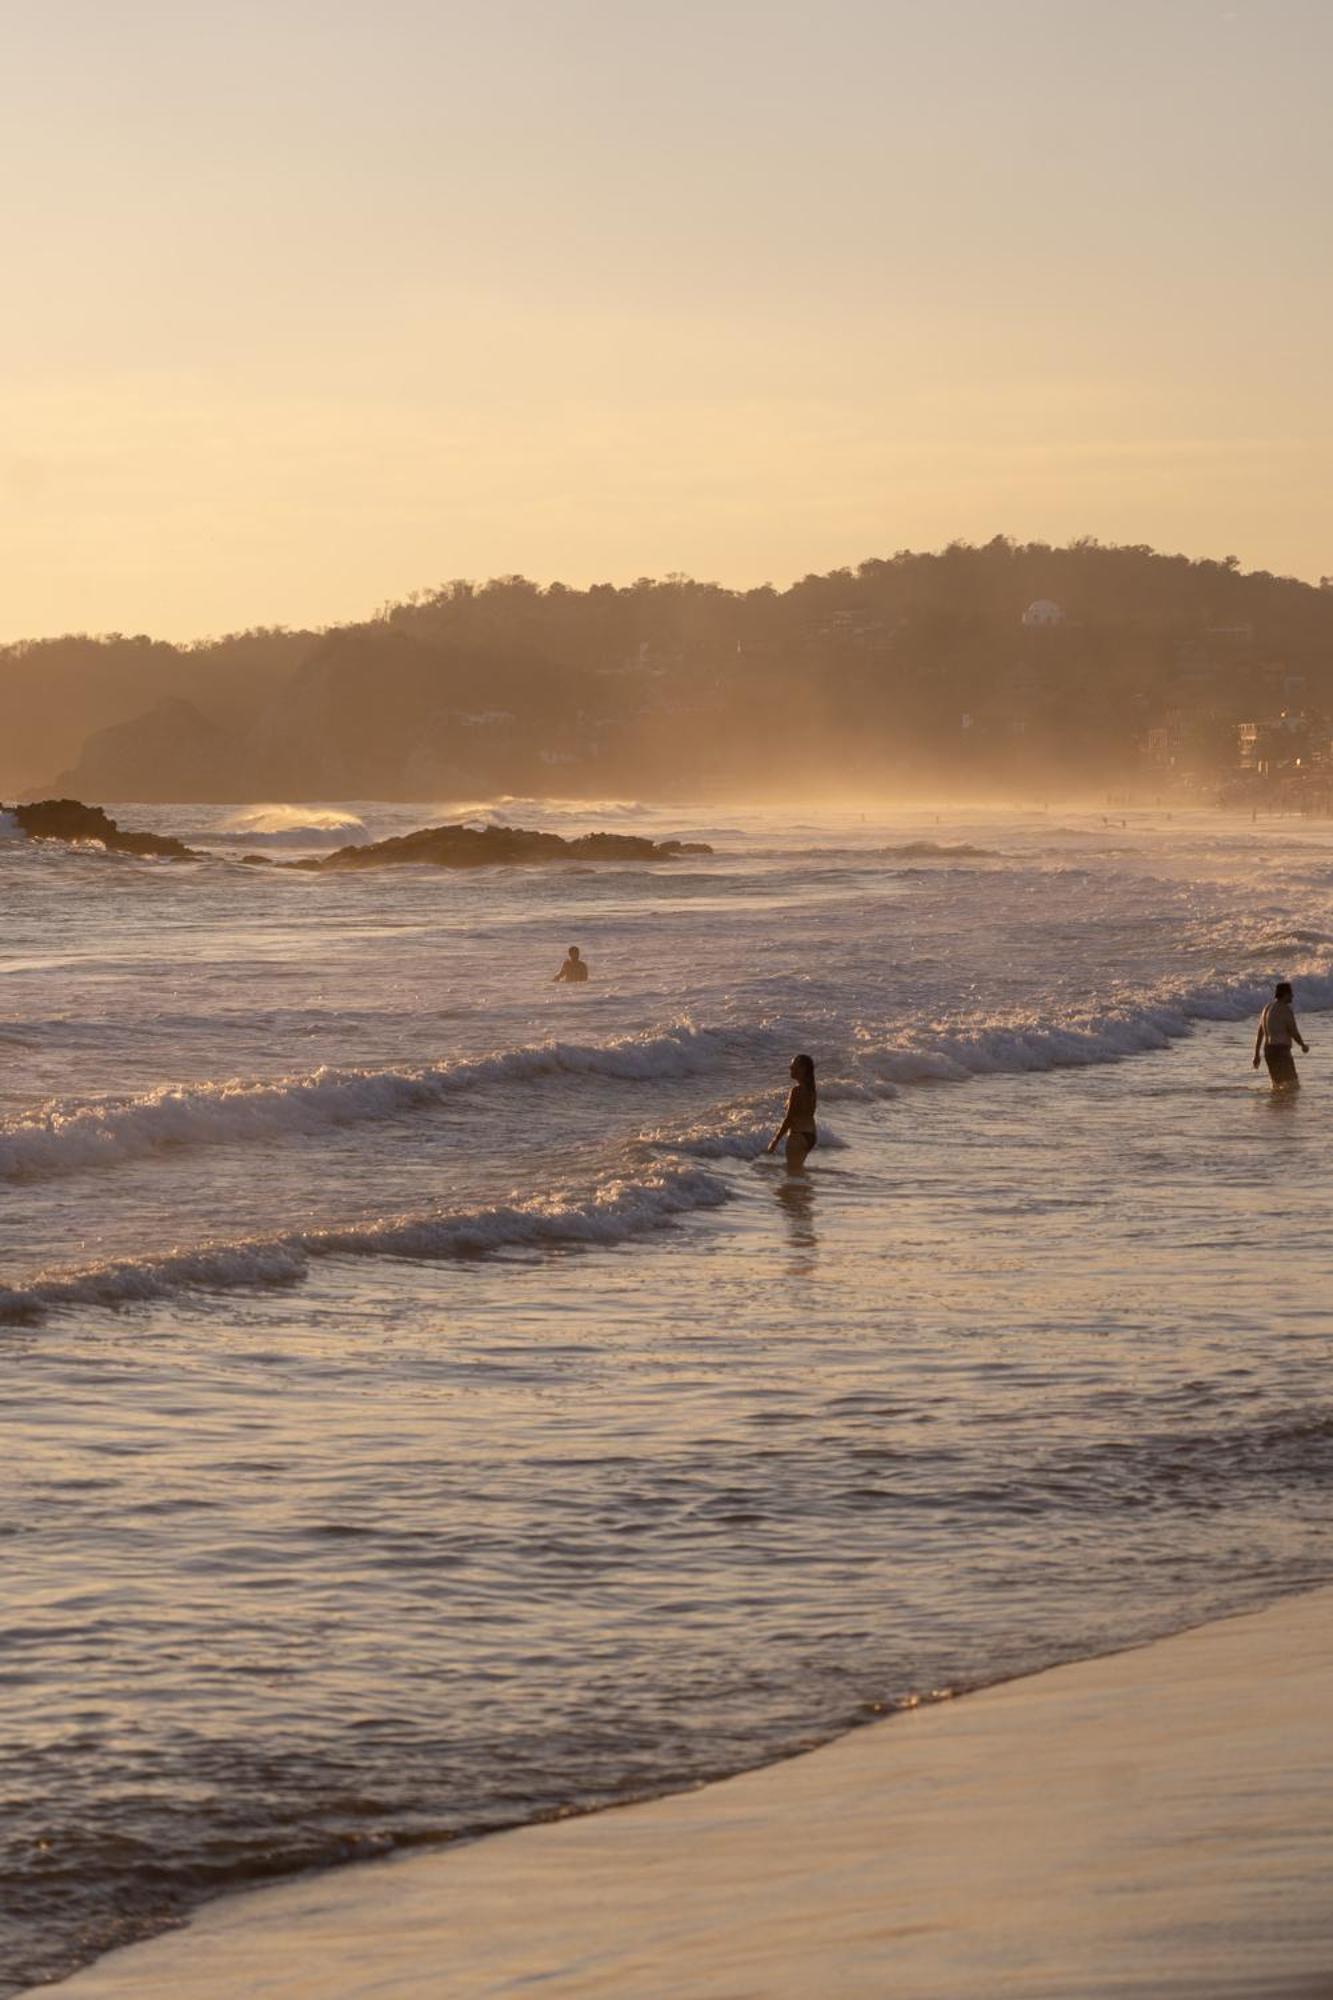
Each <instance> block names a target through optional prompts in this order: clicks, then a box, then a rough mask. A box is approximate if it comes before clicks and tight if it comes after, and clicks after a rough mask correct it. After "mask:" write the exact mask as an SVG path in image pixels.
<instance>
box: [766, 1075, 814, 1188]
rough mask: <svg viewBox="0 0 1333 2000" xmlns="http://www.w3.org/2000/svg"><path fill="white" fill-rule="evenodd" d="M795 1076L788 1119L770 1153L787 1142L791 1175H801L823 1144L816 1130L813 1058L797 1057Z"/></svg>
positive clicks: (777, 1132)
mask: <svg viewBox="0 0 1333 2000" xmlns="http://www.w3.org/2000/svg"><path fill="white" fill-rule="evenodd" d="M791 1074H792V1077H793V1079H794V1081H793V1083H792V1088H791V1095H790V1096H789V1097H788V1099H787V1115H786V1117H785V1118H784V1119H783V1121H782V1123H781V1124H780V1125H779V1127H778V1129H777V1131H776V1132H775V1133H774V1134H773V1137H772V1139H771V1140H770V1141H769V1146H768V1150H769V1152H770V1153H776V1152H777V1150H778V1147H779V1146H780V1145H781V1143H782V1141H783V1140H784V1139H785V1140H786V1141H787V1172H788V1173H789V1174H799V1173H800V1171H801V1168H802V1167H803V1166H804V1165H805V1159H806V1155H807V1153H809V1152H810V1150H811V1149H812V1147H814V1146H817V1145H818V1144H819V1133H818V1131H817V1129H816V1126H815V1108H816V1106H817V1105H818V1103H819V1092H818V1091H817V1090H816V1088H815V1065H814V1061H813V1059H812V1058H811V1057H810V1056H793V1057H792V1059H791Z"/></svg>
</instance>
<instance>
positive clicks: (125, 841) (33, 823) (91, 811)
mask: <svg viewBox="0 0 1333 2000" xmlns="http://www.w3.org/2000/svg"><path fill="white" fill-rule="evenodd" d="M6 810H8V812H9V813H10V815H11V816H12V818H13V819H14V821H15V822H16V824H17V825H18V826H19V827H21V828H22V830H23V832H24V833H26V834H27V836H28V838H29V840H68V841H99V842H100V843H101V845H102V846H103V847H105V848H106V849H107V851H108V852H109V853H111V854H140V855H149V856H153V857H159V858H161V859H162V860H165V861H192V860H193V859H194V857H195V850H194V849H193V848H192V847H187V846H186V845H185V842H184V841H183V840H176V839H174V838H173V836H172V835H171V834H169V833H134V832H131V831H129V830H125V829H122V828H121V827H119V826H117V825H116V822H115V820H113V819H112V818H111V817H110V815H109V814H108V813H104V812H103V811H102V808H101V806H85V805H83V804H81V802H80V801H79V800H78V799H38V800H37V801H36V802H35V803H34V804H32V805H26V806H10V807H8V808H6Z"/></svg>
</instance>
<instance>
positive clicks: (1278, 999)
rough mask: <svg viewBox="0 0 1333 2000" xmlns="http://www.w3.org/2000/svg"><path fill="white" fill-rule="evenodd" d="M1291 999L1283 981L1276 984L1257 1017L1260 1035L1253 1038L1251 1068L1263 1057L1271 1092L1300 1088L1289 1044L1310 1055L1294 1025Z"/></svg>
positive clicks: (1308, 1046) (1294, 1018)
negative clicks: (1295, 1044) (1269, 998)
mask: <svg viewBox="0 0 1333 2000" xmlns="http://www.w3.org/2000/svg"><path fill="white" fill-rule="evenodd" d="M1291 999H1292V994H1291V987H1290V986H1289V985H1288V984H1287V981H1286V980H1285V979H1282V980H1279V982H1278V984H1277V985H1276V986H1275V987H1274V988H1273V997H1272V999H1271V1000H1270V1001H1269V1003H1268V1005H1267V1006H1266V1007H1265V1008H1264V1011H1263V1013H1262V1014H1261V1015H1260V1016H1259V1032H1258V1034H1257V1035H1256V1036H1255V1038H1254V1067H1255V1068H1256V1069H1258V1067H1259V1057H1260V1054H1261V1053H1262V1055H1263V1059H1264V1061H1265V1062H1266V1063H1267V1064H1268V1074H1269V1076H1270V1077H1271V1078H1272V1079H1273V1088H1274V1090H1299V1089H1300V1087H1301V1080H1300V1077H1299V1076H1298V1075H1297V1074H1296V1062H1295V1058H1294V1057H1293V1055H1292V1053H1291V1045H1292V1043H1293V1042H1296V1043H1297V1044H1298V1045H1299V1047H1300V1050H1301V1053H1302V1054H1303V1055H1307V1056H1308V1055H1309V1053H1310V1044H1309V1043H1308V1042H1307V1041H1306V1040H1305V1038H1304V1036H1303V1035H1302V1034H1301V1031H1300V1029H1299V1028H1298V1027H1297V1025H1296V1016H1295V1013H1294V1012H1293V1010H1292V1005H1291Z"/></svg>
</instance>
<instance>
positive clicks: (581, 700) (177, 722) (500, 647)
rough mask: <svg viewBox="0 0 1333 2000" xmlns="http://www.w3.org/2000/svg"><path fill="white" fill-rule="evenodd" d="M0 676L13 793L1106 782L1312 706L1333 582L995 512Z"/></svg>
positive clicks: (55, 652)
mask: <svg viewBox="0 0 1333 2000" xmlns="http://www.w3.org/2000/svg"><path fill="white" fill-rule="evenodd" d="M1327 581H1328V580H1326V583H1327ZM1034 606H1036V607H1046V608H1044V609H1038V610H1037V611H1036V612H1034V611H1033V610H1032V609H1031V607H1034ZM1025 616H1026V619H1027V622H1025ZM0 699H2V700H3V706H4V714H5V721H6V727H5V730H4V732H3V741H2V742H0V794H6V793H7V794H9V795H11V796H12V795H14V794H16V793H26V794H28V795H31V794H32V793H34V792H36V791H52V790H55V791H60V792H66V793H73V794H74V795H75V796H78V797H84V798H87V797H92V798H106V799H139V800H154V801H170V800H176V799H182V800H183V799H216V800H241V801H245V800H261V799H269V798H284V799H291V800H301V799H307V800H309V799H319V798H336V797H363V798H371V797H378V798H385V799H404V800H407V799H423V798H433V797H446V796H451V795H452V796H461V795H464V794H475V793H479V792H482V791H486V790H492V789H494V790H505V791H511V792H533V791H546V792H552V791H560V792H565V793H570V794H574V795H577V794H580V793H582V794H585V795H593V794H602V795H605V794H606V792H607V791H608V790H617V791H625V790H631V791H653V790H656V791H659V792H660V791H663V790H671V791H674V792H677V793H682V792H694V793H707V792H710V791H716V790H720V789H723V788H738V789H739V788H743V789H745V790H747V791H753V792H760V793H767V794H773V795H781V794H784V793H786V794H789V793H791V792H792V791H793V790H796V791H798V792H804V791H811V790H817V789H828V788H829V787H830V786H834V785H836V786H840V787H847V788H850V787H854V786H858V785H870V786H875V787H880V786H884V785H888V784H892V785H895V786H898V787H900V788H902V789H904V790H914V789H922V790H924V789H927V788H929V787H932V786H937V785H941V784H948V785H951V786H954V787H959V786H963V787H978V788H980V787H983V786H984V787H987V788H991V789H994V788H995V787H996V786H997V785H999V786H1002V787H1011V788H1019V789H1023V788H1030V787H1033V786H1043V787H1045V786H1054V785H1056V784H1066V785H1070V786H1081V785H1105V784H1113V783H1120V782H1125V781H1128V780H1130V779H1132V778H1134V777H1136V776H1137V777H1140V778H1143V777H1145V776H1147V775H1150V774H1151V770H1152V756H1153V754H1154V753H1153V752H1152V751H1151V750H1150V749H1149V747H1148V746H1149V744H1150V740H1151V741H1152V742H1154V743H1155V744H1156V746H1157V750H1158V751H1160V750H1161V747H1162V745H1163V744H1164V743H1165V742H1167V741H1168V740H1169V742H1170V744H1171V746H1172V750H1171V756H1170V760H1169V761H1170V764H1171V768H1172V773H1173V776H1175V777H1179V776H1181V775H1182V774H1183V775H1189V774H1191V773H1197V774H1200V775H1207V774H1208V773H1209V772H1211V771H1216V772H1218V773H1221V772H1223V771H1225V770H1226V769H1227V768H1228V766H1229V764H1230V763H1232V762H1234V757H1235V741H1236V728H1235V725H1236V724H1237V723H1238V722H1241V721H1245V720H1253V719H1262V718H1264V717H1266V716H1268V715H1270V714H1274V713H1277V712H1278V711H1279V710H1280V709H1281V708H1282V707H1283V706H1290V705H1291V703H1292V702H1295V703H1297V704H1298V705H1299V707H1300V708H1301V710H1302V711H1303V712H1305V713H1306V714H1307V715H1308V716H1310V717H1313V718H1314V724H1315V734H1316V735H1317V733H1318V728H1319V727H1320V726H1322V722H1321V718H1326V716H1327V713H1328V710H1329V709H1330V707H1333V589H1331V588H1327V587H1319V588H1316V587H1314V586H1312V585H1309V584H1306V583H1302V582H1299V581H1297V580H1295V579H1293V578H1289V577H1277V576H1272V575H1269V574H1268V573H1267V572H1264V571H1257V572H1252V573H1243V572H1242V571H1241V570H1240V568H1239V565H1238V563H1237V562H1236V561H1235V559H1234V558H1225V559H1223V560H1221V561H1191V560H1188V559H1187V558H1185V557H1183V556H1164V555H1158V554H1156V553H1154V551H1153V550H1151V549H1148V548H1142V547H1133V548H1126V547H1104V546H1101V545H1099V544H1097V543H1095V542H1087V541H1085V542H1078V543H1075V544H1072V545H1071V546H1069V547H1067V548H1050V547H1047V546H1045V545H1043V544H1040V543H1029V544H1016V543H1012V542H1009V541H1007V540H1005V539H1003V538H998V537H997V539H996V540H994V541H992V542H989V543H987V544H986V545H985V546H984V547H980V548H975V547H971V546H968V545H965V544H954V545H951V546H950V547H949V548H947V549H945V550H943V551H941V552H938V553H934V554H915V553H912V552H910V551H903V552H902V553H900V554H898V555H895V556H892V557H888V558H885V559H875V560H871V561H867V562H863V563H861V564H860V565H859V566H858V567H856V568H855V569H840V570H833V571H831V572H830V573H828V574H827V575H822V576H807V577H804V578H803V579H802V580H801V581H800V582H799V583H795V584H793V585H791V587H790V588H788V589H784V590H777V589H774V588H772V587H769V586H764V587H761V588H758V589H753V590H743V591H739V590H730V589H726V588H724V587H723V586H721V585H719V584H712V583H698V582H695V581H693V580H692V579H690V578H688V577H681V576H670V577H667V578H666V579H664V580H654V579H649V578H643V579H640V580H639V581H638V582H636V583H633V584H629V585H625V586H614V585H611V584H597V585H594V586H592V588H590V589H587V590H573V589H569V588H567V587H566V586H564V585H562V584H551V585H549V586H546V587H544V588H543V587H540V586H538V585H537V584H534V583H531V582H529V581H528V580H527V579H525V578H523V577H500V578H496V579H494V580H493V581H491V582H489V583H485V584H473V583H464V582H456V583H450V584H446V585H444V586H443V587H441V588H440V589H438V590H433V591H427V592H422V593H419V594H418V595H417V596H415V597H414V598H413V599H411V600H410V601H409V602H406V603H403V604H395V605H390V606H387V607H386V608H385V609H384V610H383V611H382V612H381V613H380V614H379V615H378V616H377V617H375V618H371V619H368V620H366V621H365V622H364V623H361V624H356V625H346V626H339V627H335V628H332V629H329V630H327V631H320V632H313V631H309V632H291V631H283V630H260V631H253V632H246V633H241V634H236V635H232V636H229V637H227V638H224V639H220V640H211V641H206V642H201V643H199V644H196V645H192V646H184V647H180V646H170V645H165V644H162V643H160V642H155V641H153V640H150V639H148V638H143V637H139V638H125V637H124V636H122V635H119V634H117V635H112V636H110V637H103V638H91V637H70V638H63V639H55V640H44V641H39V642H34V643H20V644H15V645H11V646H9V647H7V648H4V649H0ZM1154 731H1155V732H1156V735H1155V737H1154V736H1153V732H1154ZM1166 761H1167V760H1166V759H1165V757H1164V756H1159V757H1158V762H1159V764H1164V763H1165V762H1166Z"/></svg>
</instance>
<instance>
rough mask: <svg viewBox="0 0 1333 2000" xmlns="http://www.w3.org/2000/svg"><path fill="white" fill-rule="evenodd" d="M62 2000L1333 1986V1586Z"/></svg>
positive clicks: (951, 1705) (190, 1930)
mask: <svg viewBox="0 0 1333 2000" xmlns="http://www.w3.org/2000/svg"><path fill="white" fill-rule="evenodd" d="M53 1990H55V1991H58V1992H59V1993H60V1994H61V1995H62V1996H64V1995H69V1996H70V2000H168V1996H169V1997H170V2000H481V1996H483V1995H484V1996H486V2000H497V1996H515V2000H516V1996H518V1995H520V1994H522V1995H528V1994H530V1993H531V1992H532V1991H534V1990H535V1991H540V1992H541V1994H542V1995H543V1996H545V1997H546V2000H556V1997H557V1996H558V2000H572V1997H573V1996H576V1995H577V1996H599V2000H601V1997H602V1996H605V2000H649V1996H653V2000H658V1997H659V1996H661V2000H665V1996H668V1995H671V1996H685V1995H688V1996H690V2000H779V1996H780V2000H809V1997H810V1996H813V1995H821V1996H836V2000H962V1996H977V2000H984V1996H990V1995H997V1996H999V1995H1003V1996H1005V2000H1017V1996H1027V1995H1032V1996H1037V1995H1041V1996H1047V1997H1048V2000H1054V1996H1059V2000H1102V1996H1107V1997H1108V2000H1109V1996H1112V1995H1114V1996H1117V2000H1121V1996H1125V1995H1139V1996H1143V2000H1149V1996H1150V1997H1151V2000H1181V1997H1182V1996H1186V1995H1188V1996H1190V2000H1267V1997H1268V1996H1275V1995H1281V1996H1284V2000H1288V1997H1289V1996H1297V1995H1299V1996H1301V2000H1316V1996H1318V2000H1328V1996H1333V1590H1321V1591H1317V1592H1314V1593H1311V1594H1308V1595H1306V1596H1302V1597H1297V1598H1291V1599H1287V1600H1285V1601H1284V1602H1282V1603H1280V1604H1277V1605H1275V1606H1273V1607H1271V1608H1269V1609H1267V1610H1265V1611H1262V1612H1258V1613H1253V1614H1248V1615H1245V1616H1242V1617H1238V1618H1233V1619H1229V1620H1225V1621H1223V1622H1221V1623H1218V1624H1214V1625H1208V1626H1204V1627H1201V1628H1199V1629H1198V1630H1195V1631H1192V1632H1187V1633H1183V1634H1181V1635H1179V1636H1177V1637H1175V1638H1171V1639H1166V1640H1162V1641H1159V1642H1158V1643H1156V1644H1154V1645H1151V1646H1146V1647H1143V1648H1141V1649H1139V1650H1136V1651H1133V1652H1128V1653H1121V1654H1117V1655H1114V1656H1112V1657H1109V1658H1106V1659H1101V1660H1091V1661H1083V1662H1079V1663H1077V1664H1074V1665H1071V1666H1064V1667H1056V1668H1053V1669H1051V1670H1050V1671H1048V1672H1046V1673H1042V1674H1038V1675H1034V1676H1033V1677H1031V1678H1030V1679H1025V1680H1020V1681H1013V1682H1010V1683H1008V1684H1007V1685H1005V1686H1002V1687H997V1688H992V1689H988V1690H986V1691H984V1692H982V1693H979V1694H975V1695H971V1696H968V1697H966V1698H964V1699H961V1700H957V1701H951V1702H945V1703H941V1704H938V1705H935V1706H932V1707H927V1708H921V1709H917V1710H915V1711H913V1712H911V1713H909V1714H905V1715H900V1716H896V1717H894V1718H893V1719H892V1720H890V1721H888V1722H885V1723H880V1724H876V1725H872V1726H870V1727H868V1728H866V1729H863V1730H859V1731H857V1732H855V1733H854V1734H852V1735H851V1736H847V1737H843V1738H842V1739H840V1740H839V1741H838V1742H836V1743H833V1744H830V1745H829V1746H827V1747H826V1748H824V1749H822V1750H817V1751H814V1752H812V1753H811V1754H809V1755H807V1756H803V1757H798V1758H795V1759H793V1760H791V1761H790V1762H787V1763H783V1764H778V1765H773V1766H770V1767H769V1768H767V1769H765V1770H762V1771H756V1772H752V1773H749V1774H747V1775H745V1776H743V1777H739V1778H733V1779H730V1780H727V1781H726V1782H724V1783H721V1784H716V1785H710V1786H707V1787H705V1788H703V1789H700V1790H697V1791H694V1792H690V1793H685V1794H682V1795H679V1796H677V1797H674V1798H669V1799H663V1800H658V1801H656V1802H653V1803H649V1804H645V1805H639V1806H631V1807H627V1808H624V1809H622V1810H619V1811H615V1812H607V1813H601V1814H597V1815H594V1816H591V1817H587V1818H582V1819H571V1820H565V1821H562V1822H559V1823H557V1824H552V1825H546V1826H540V1827H531V1828H527V1829H524V1830H523V1831H521V1832H517V1833H512V1834H502V1835H498V1836H495V1837H493V1838H491V1839H488V1840H484V1841H479V1842H476V1843H475V1844H472V1845H468V1846H460V1847H458V1848H456V1849H453V1850H451V1851H443V1852H442V1851H436V1852H434V1853H431V1854H428V1855H418V1856H413V1857H411V1858H408V1859H403V1860H391V1861H387V1862H384V1863H378V1864H373V1865H370V1866H364V1867H360V1868H355V1869H348V1870H347V1871H345V1872H335V1873H332V1874H323V1875H319V1876H315V1877H311V1878H308V1879H304V1880H300V1881H297V1882H294V1883H290V1884H286V1885H283V1886H282V1887H280V1888H276V1889H272V1890H264V1891H261V1892H259V1893H256V1894H252V1895H248V1896H244V1897H235V1898H230V1899H227V1900H225V1901H222V1902H218V1903H214V1904H212V1905H210V1906H208V1907H207V1908H205V1909H204V1910H202V1911H201V1912H200V1913H199V1914H198V1915H197V1916H196V1917H195V1919H194V1920H193V1921H192V1922H191V1923H190V1924H188V1925H187V1926H186V1927H185V1928H184V1929H182V1930H179V1931H176V1932H173V1933H171V1934H169V1935H167V1936H165V1937H161V1938H157V1939H155V1940H153V1941H151V1942H150V1943H148V1944H145V1945H138V1946H133V1947H131V1948H129V1949H127V1950H124V1951H119V1952H114V1953H112V1954H111V1955H110V1956H108V1957H107V1958H105V1959H103V1960H102V1961H100V1963H98V1964H97V1965H95V1966H93V1967H91V1968H90V1969H89V1970H87V1971H85V1972H83V1973H81V1974H79V1975H77V1976H76V1977H75V1978H73V1979H71V1980H69V1981H66V1982H65V1983H63V1984H62V1985H60V1986H59V1987H58V1988H55V1989H52V1988H50V1987H46V1988H43V1989H42V1991H43V1992H51V1991H53Z"/></svg>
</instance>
